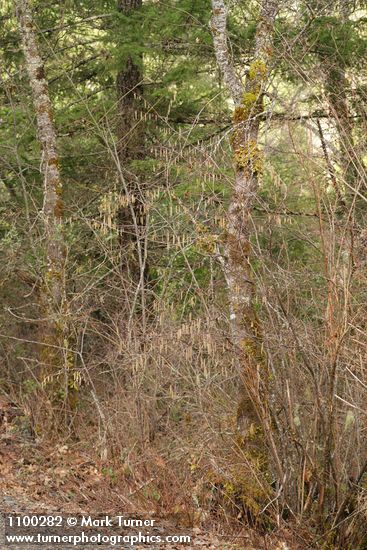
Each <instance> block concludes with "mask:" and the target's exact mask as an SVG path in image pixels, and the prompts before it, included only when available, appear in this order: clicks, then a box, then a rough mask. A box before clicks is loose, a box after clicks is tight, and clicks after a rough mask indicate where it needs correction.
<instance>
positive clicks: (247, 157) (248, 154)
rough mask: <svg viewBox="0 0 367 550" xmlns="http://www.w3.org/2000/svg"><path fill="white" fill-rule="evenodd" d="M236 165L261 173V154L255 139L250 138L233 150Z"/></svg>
mask: <svg viewBox="0 0 367 550" xmlns="http://www.w3.org/2000/svg"><path fill="white" fill-rule="evenodd" d="M234 158H235V161H236V165H237V167H238V168H239V169H241V170H249V171H250V172H251V173H256V174H261V173H262V171H263V154H262V152H261V151H260V150H259V148H258V146H257V142H256V140H253V139H250V140H248V141H247V142H246V143H244V144H243V145H242V144H241V145H239V146H238V147H237V148H235V150H234Z"/></svg>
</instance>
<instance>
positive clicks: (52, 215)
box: [16, 0, 70, 397]
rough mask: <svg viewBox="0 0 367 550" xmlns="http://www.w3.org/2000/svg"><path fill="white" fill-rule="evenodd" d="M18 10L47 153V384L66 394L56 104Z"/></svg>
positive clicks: (31, 29) (23, 10)
mask: <svg viewBox="0 0 367 550" xmlns="http://www.w3.org/2000/svg"><path fill="white" fill-rule="evenodd" d="M16 10H17V18H18V23H19V29H20V33H21V40H22V49H23V53H24V57H25V64H26V70H27V74H28V78H29V83H30V87H31V91H32V98H33V104H34V109H35V114H36V120H37V130H38V139H39V142H40V145H41V149H42V162H41V171H42V174H43V183H44V190H43V209H42V220H43V225H44V248H45V257H46V262H45V263H46V265H45V269H44V273H43V284H42V285H41V309H42V317H43V318H44V319H45V320H44V321H43V323H42V334H41V341H42V344H43V345H42V346H41V363H42V365H43V382H44V383H47V382H49V383H50V388H52V392H54V390H55V388H59V389H60V388H61V386H60V385H59V384H57V385H56V384H55V380H56V379H58V380H59V379H60V378H61V376H62V375H65V373H66V371H65V370H64V367H65V365H68V362H69V359H70V358H69V353H68V344H67V329H66V326H67V322H66V314H67V312H66V292H65V257H66V254H65V250H66V248H65V242H64V234H63V210H64V205H63V198H62V181H61V176H60V168H59V154H58V151H57V145H56V141H57V140H56V130H55V124H54V121H53V113H52V104H51V100H50V95H49V89H48V83H47V80H46V76H45V70H44V64H43V61H42V58H41V56H40V53H39V48H38V44H37V39H36V30H35V26H34V22H33V18H32V5H31V4H30V3H29V2H28V0H18V1H17V4H16ZM65 388H66V392H68V389H70V386H69V379H68V374H67V383H66V385H65ZM65 388H64V391H65ZM50 397H53V396H50Z"/></svg>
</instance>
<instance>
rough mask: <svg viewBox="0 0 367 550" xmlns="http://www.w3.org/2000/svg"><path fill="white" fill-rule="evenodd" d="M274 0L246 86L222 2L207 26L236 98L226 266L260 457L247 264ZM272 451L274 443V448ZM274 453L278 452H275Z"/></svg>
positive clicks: (262, 417) (260, 358)
mask: <svg viewBox="0 0 367 550" xmlns="http://www.w3.org/2000/svg"><path fill="white" fill-rule="evenodd" d="M277 4H278V2H277V1H274V0H268V1H266V0H265V1H264V3H263V6H262V9H261V15H260V21H259V24H258V28H257V31H256V42H255V52H254V55H253V59H252V62H251V63H250V67H249V71H248V74H247V77H246V82H245V86H242V84H241V82H240V81H239V80H238V78H237V76H236V74H235V71H234V68H233V66H232V65H231V62H230V60H229V52H228V46H227V35H226V7H225V5H224V3H223V1H222V0H212V7H213V17H212V22H211V29H212V34H213V39H214V47H215V53H216V58H217V62H218V65H219V68H220V69H221V71H222V73H223V76H224V79H225V82H226V84H227V86H228V88H229V90H230V92H231V95H232V97H233V100H234V102H235V110H234V115H233V135H232V149H233V157H234V165H235V184H234V189H233V193H232V197H231V200H230V205H229V209H228V229H227V239H226V269H225V275H226V280H227V285H228V292H229V301H230V319H231V325H232V335H233V343H234V345H235V348H236V350H237V353H238V357H239V364H240V369H241V378H242V382H243V384H242V392H241V399H240V403H239V406H238V425H239V428H240V429H241V433H242V436H243V439H244V443H245V445H246V447H247V448H250V449H252V451H253V455H254V456H255V457H256V456H258V460H259V461H260V462H261V460H263V456H265V455H264V441H265V437H264V431H266V432H268V433H266V434H265V435H266V437H268V438H269V436H270V439H271V440H272V436H271V431H272V429H271V425H270V420H269V410H268V404H269V388H268V385H269V368H268V360H267V356H266V352H265V349H264V342H263V332H262V327H261V323H260V320H259V318H258V315H257V312H256V307H255V297H256V288H255V283H254V281H253V277H252V267H251V242H250V239H251V234H252V226H253V224H252V221H251V215H252V209H253V206H254V203H255V201H256V197H257V189H258V183H259V177H260V175H261V173H262V170H263V158H262V153H261V151H260V149H259V147H258V133H259V115H260V114H261V113H262V111H263V93H264V88H265V86H266V84H267V81H268V76H269V72H270V62H271V58H272V35H273V26H274V18H275V15H276V12H277ZM273 451H274V452H275V448H273ZM275 455H276V452H275ZM278 467H280V465H279V464H278Z"/></svg>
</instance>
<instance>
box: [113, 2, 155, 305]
mask: <svg viewBox="0 0 367 550" xmlns="http://www.w3.org/2000/svg"><path fill="white" fill-rule="evenodd" d="M117 7H118V10H119V11H120V12H121V13H122V14H123V15H125V16H126V17H129V16H131V18H132V23H133V17H134V15H136V11H137V10H139V9H141V7H142V0H119V1H118V6H117ZM122 40H123V37H122ZM142 63H143V60H142V56H140V55H138V56H137V57H135V56H134V52H133V51H132V52H131V54H130V55H128V56H127V59H125V60H124V61H123V66H122V68H121V69H120V70H119V72H118V74H117V79H116V87H117V98H118V112H117V119H118V120H117V137H118V147H117V152H118V161H119V172H120V174H119V176H120V183H121V191H122V195H123V204H122V205H121V207H120V208H119V210H118V225H119V234H120V248H121V272H122V275H123V278H124V287H125V293H126V303H127V304H129V306H130V311H131V312H133V311H134V310H136V309H138V310H139V311H140V312H142V314H143V316H144V312H145V290H146V288H145V287H146V281H147V278H148V264H147V247H146V211H145V202H146V201H145V198H144V182H143V181H141V177H139V173H138V169H137V168H136V166H134V161H139V160H141V159H143V158H144V143H145V130H144V119H143V116H142V114H143V86H142V80H143V71H142Z"/></svg>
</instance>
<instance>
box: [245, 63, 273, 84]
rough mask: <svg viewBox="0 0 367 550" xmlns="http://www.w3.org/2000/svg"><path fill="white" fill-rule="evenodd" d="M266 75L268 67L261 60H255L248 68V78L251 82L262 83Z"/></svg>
mask: <svg viewBox="0 0 367 550" xmlns="http://www.w3.org/2000/svg"><path fill="white" fill-rule="evenodd" d="M267 74H268V67H267V65H266V63H265V62H264V61H262V60H261V59H255V60H254V61H253V62H252V63H251V65H250V68H249V71H248V76H249V78H250V79H251V80H259V81H262V80H264V79H265V77H266V76H267Z"/></svg>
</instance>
